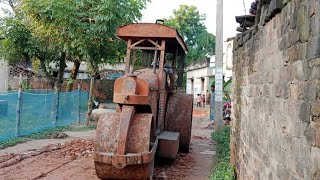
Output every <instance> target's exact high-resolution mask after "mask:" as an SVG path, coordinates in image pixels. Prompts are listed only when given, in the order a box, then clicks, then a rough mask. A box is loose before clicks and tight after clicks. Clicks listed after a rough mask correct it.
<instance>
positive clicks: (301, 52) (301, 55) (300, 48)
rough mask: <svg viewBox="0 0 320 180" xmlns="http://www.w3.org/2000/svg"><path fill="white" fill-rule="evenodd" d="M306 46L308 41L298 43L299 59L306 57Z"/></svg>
mask: <svg viewBox="0 0 320 180" xmlns="http://www.w3.org/2000/svg"><path fill="white" fill-rule="evenodd" d="M298 37H299V36H298ZM307 46H308V43H302V44H299V45H298V49H297V51H298V59H299V60H305V59H306V58H307Z"/></svg>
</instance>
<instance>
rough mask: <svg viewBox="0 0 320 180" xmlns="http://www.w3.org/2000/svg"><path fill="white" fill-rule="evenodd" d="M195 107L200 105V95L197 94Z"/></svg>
mask: <svg viewBox="0 0 320 180" xmlns="http://www.w3.org/2000/svg"><path fill="white" fill-rule="evenodd" d="M197 107H201V96H200V94H197Z"/></svg>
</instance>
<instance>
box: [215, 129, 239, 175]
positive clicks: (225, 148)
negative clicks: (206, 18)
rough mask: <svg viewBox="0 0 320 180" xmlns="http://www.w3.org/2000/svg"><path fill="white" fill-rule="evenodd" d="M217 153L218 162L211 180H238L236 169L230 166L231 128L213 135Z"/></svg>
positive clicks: (220, 130)
mask: <svg viewBox="0 0 320 180" xmlns="http://www.w3.org/2000/svg"><path fill="white" fill-rule="evenodd" d="M212 140H214V141H215V142H216V143H217V145H216V151H217V158H218V159H217V160H216V164H215V167H214V169H213V172H212V174H211V176H210V179H211V180H234V179H236V177H235V173H234V168H232V167H231V166H230V127H229V126H225V127H222V128H221V129H219V130H217V131H216V132H213V133H212Z"/></svg>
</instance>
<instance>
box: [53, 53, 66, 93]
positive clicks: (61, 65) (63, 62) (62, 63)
mask: <svg viewBox="0 0 320 180" xmlns="http://www.w3.org/2000/svg"><path fill="white" fill-rule="evenodd" d="M65 68H66V53H65V52H62V53H61V57H60V59H59V71H58V78H57V80H56V82H55V88H54V89H55V90H56V91H58V92H60V91H61V85H62V83H63V74H64V69H65Z"/></svg>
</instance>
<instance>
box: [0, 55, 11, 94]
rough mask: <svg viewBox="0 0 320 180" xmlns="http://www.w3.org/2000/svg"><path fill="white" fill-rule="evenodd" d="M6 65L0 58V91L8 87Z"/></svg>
mask: <svg viewBox="0 0 320 180" xmlns="http://www.w3.org/2000/svg"><path fill="white" fill-rule="evenodd" d="M8 75H9V72H8V66H7V63H6V62H5V61H4V60H0V91H7V89H8Z"/></svg>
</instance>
